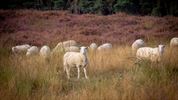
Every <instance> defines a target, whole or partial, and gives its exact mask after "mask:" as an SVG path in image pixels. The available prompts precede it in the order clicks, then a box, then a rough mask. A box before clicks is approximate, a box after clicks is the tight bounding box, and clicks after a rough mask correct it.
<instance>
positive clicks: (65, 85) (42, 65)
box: [0, 46, 178, 100]
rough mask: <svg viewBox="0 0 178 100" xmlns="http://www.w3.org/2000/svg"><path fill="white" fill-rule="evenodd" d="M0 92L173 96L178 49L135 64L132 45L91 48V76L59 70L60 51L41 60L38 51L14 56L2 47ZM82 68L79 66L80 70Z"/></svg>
mask: <svg viewBox="0 0 178 100" xmlns="http://www.w3.org/2000/svg"><path fill="white" fill-rule="evenodd" d="M0 50H1V51H0V52H1V56H0V61H1V62H0V69H1V70H0V83H1V86H0V97H1V98H3V99H4V100H5V99H44V100H51V99H52V100H55V99H61V100H71V99H72V100H118V99H119V100H120V99H122V100H176V99H177V98H178V95H177V94H178V83H177V81H178V70H177V68H178V54H177V48H174V49H170V48H169V47H168V48H166V52H165V55H164V57H163V61H162V62H160V63H158V64H155V63H151V62H149V61H143V62H141V63H140V65H135V64H134V61H135V58H134V57H133V56H132V55H131V52H130V51H131V50H130V47H128V46H120V47H118V48H115V49H113V50H111V51H109V52H99V53H98V52H89V54H88V56H89V61H90V65H89V66H88V74H89V78H90V79H89V80H86V79H84V75H83V74H82V76H81V79H79V80H77V75H76V71H77V70H76V69H75V68H74V69H72V75H71V76H72V79H70V80H68V79H67V78H66V74H65V73H64V72H63V66H62V55H63V54H62V53H61V54H59V55H57V56H53V57H51V58H50V62H45V61H43V60H42V59H41V58H40V57H39V56H34V57H30V58H27V57H25V56H18V57H17V56H13V55H11V54H9V53H8V51H6V49H0ZM81 72H82V71H81Z"/></svg>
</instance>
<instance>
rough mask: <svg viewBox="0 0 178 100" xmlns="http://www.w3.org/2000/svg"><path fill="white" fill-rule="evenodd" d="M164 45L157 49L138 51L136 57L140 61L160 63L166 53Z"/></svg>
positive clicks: (143, 48)
mask: <svg viewBox="0 0 178 100" xmlns="http://www.w3.org/2000/svg"><path fill="white" fill-rule="evenodd" d="M164 48H165V46H164V45H158V47H156V48H151V47H141V48H139V49H138V50H137V53H136V57H137V59H138V60H142V59H147V60H151V61H152V62H159V61H160V60H161V58H162V55H163V53H164Z"/></svg>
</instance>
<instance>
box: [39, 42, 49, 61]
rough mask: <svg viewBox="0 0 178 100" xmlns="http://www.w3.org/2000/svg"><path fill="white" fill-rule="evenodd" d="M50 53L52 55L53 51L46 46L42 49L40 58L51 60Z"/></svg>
mask: <svg viewBox="0 0 178 100" xmlns="http://www.w3.org/2000/svg"><path fill="white" fill-rule="evenodd" d="M50 53H51V50H50V48H49V47H48V46H46V45H44V46H43V47H41V49H40V56H41V57H43V58H45V59H47V58H49V56H50Z"/></svg>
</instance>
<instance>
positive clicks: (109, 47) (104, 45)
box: [97, 43, 112, 51]
mask: <svg viewBox="0 0 178 100" xmlns="http://www.w3.org/2000/svg"><path fill="white" fill-rule="evenodd" d="M111 48H112V44H110V43H105V44H102V45H100V46H99V47H98V48H97V50H99V51H102V50H103V51H105V50H110V49H111Z"/></svg>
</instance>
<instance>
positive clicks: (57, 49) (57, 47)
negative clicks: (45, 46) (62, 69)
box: [52, 40, 78, 52]
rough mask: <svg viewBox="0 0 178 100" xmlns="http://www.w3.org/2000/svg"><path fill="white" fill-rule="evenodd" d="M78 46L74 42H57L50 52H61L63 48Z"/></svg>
mask: <svg viewBox="0 0 178 100" xmlns="http://www.w3.org/2000/svg"><path fill="white" fill-rule="evenodd" d="M70 46H78V44H77V42H76V41H75V40H68V41H64V42H59V43H58V44H57V46H56V47H55V48H54V49H53V51H52V52H57V51H63V50H64V48H65V47H70Z"/></svg>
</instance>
